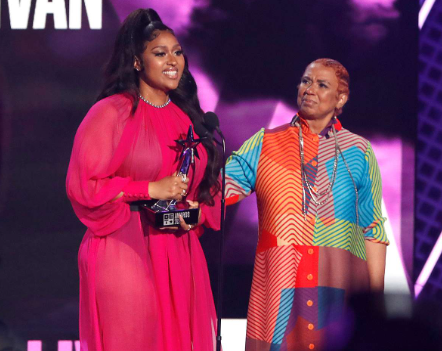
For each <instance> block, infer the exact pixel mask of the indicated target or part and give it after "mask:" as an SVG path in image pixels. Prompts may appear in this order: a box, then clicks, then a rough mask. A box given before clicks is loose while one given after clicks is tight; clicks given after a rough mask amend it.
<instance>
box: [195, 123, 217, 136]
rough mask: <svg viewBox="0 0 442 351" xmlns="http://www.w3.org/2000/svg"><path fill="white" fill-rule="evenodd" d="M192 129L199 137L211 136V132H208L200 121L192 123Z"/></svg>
mask: <svg viewBox="0 0 442 351" xmlns="http://www.w3.org/2000/svg"><path fill="white" fill-rule="evenodd" d="M193 129H194V130H195V132H196V134H198V136H199V137H200V138H212V137H213V135H212V133H210V132H209V131H208V130H207V128H206V127H204V125H203V124H202V123H201V122H195V123H193Z"/></svg>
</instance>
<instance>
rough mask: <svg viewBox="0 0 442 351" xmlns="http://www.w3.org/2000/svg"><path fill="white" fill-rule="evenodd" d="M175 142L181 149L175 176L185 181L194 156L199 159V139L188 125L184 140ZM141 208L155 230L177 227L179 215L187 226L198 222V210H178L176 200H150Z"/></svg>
mask: <svg viewBox="0 0 442 351" xmlns="http://www.w3.org/2000/svg"><path fill="white" fill-rule="evenodd" d="M175 141H176V142H177V143H178V144H179V145H181V146H182V147H183V150H182V151H181V155H180V163H179V165H178V170H177V171H178V172H177V176H178V177H182V178H183V180H185V179H186V178H187V174H188V173H189V169H190V166H191V165H192V164H193V163H195V156H196V157H198V158H199V156H198V151H197V149H196V147H197V145H198V144H199V143H200V142H201V139H197V140H195V139H194V137H193V129H192V126H191V125H190V126H189V131H188V132H187V137H186V139H180V140H175ZM186 205H187V203H185V204H184V206H186ZM141 207H142V208H143V209H145V210H146V212H147V216H148V218H149V220H150V222H151V223H152V224H153V225H154V226H155V227H157V228H163V227H176V226H179V225H180V218H179V216H180V215H181V216H182V217H183V219H184V221H185V222H186V223H187V224H197V223H198V220H199V208H184V209H182V208H179V209H178V208H177V201H176V200H151V201H148V202H145V203H144V204H142V206H141ZM180 207H182V206H180Z"/></svg>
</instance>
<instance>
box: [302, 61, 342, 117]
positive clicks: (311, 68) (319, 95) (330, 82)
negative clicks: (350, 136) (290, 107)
mask: <svg viewBox="0 0 442 351" xmlns="http://www.w3.org/2000/svg"><path fill="white" fill-rule="evenodd" d="M338 85H339V81H338V78H337V77H336V73H335V71H334V69H333V68H332V67H326V66H324V65H322V64H320V63H311V64H310V65H308V66H307V68H306V70H305V72H304V75H303V76H302V78H301V83H300V84H299V86H298V99H297V102H298V107H299V114H300V115H301V116H302V117H304V118H305V119H307V120H318V121H319V120H324V122H326V123H328V121H330V119H331V118H332V117H333V116H334V115H335V110H336V109H339V108H342V107H343V106H344V105H345V103H346V102H347V99H348V95H346V94H344V93H339V91H338Z"/></svg>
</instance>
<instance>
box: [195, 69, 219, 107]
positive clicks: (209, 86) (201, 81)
mask: <svg viewBox="0 0 442 351" xmlns="http://www.w3.org/2000/svg"><path fill="white" fill-rule="evenodd" d="M192 63H193V60H192ZM192 75H193V77H194V78H195V81H196V83H197V85H198V98H199V100H200V104H201V108H202V109H203V111H214V110H215V109H216V106H217V104H218V100H219V92H218V90H217V89H216V87H215V86H214V85H213V81H212V80H211V79H210V78H209V77H208V76H207V75H206V74H205V73H204V72H203V71H202V70H201V69H200V68H198V66H194V65H193V64H192Z"/></svg>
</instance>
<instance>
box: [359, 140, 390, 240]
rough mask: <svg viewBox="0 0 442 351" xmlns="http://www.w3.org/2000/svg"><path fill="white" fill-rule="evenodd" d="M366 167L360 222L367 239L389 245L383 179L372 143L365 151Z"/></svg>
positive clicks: (360, 205) (360, 193)
mask: <svg viewBox="0 0 442 351" xmlns="http://www.w3.org/2000/svg"><path fill="white" fill-rule="evenodd" d="M364 157H365V169H364V173H363V177H362V181H361V186H360V189H359V224H360V225H361V226H362V228H363V233H364V237H365V240H370V241H373V242H377V243H382V244H385V245H388V244H389V243H390V242H389V241H388V238H387V235H386V233H385V228H384V222H385V220H386V218H385V217H382V180H381V174H380V171H379V166H378V162H377V161H376V156H375V154H374V152H373V149H372V147H371V144H370V143H368V146H367V150H366V151H365V155H364Z"/></svg>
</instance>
